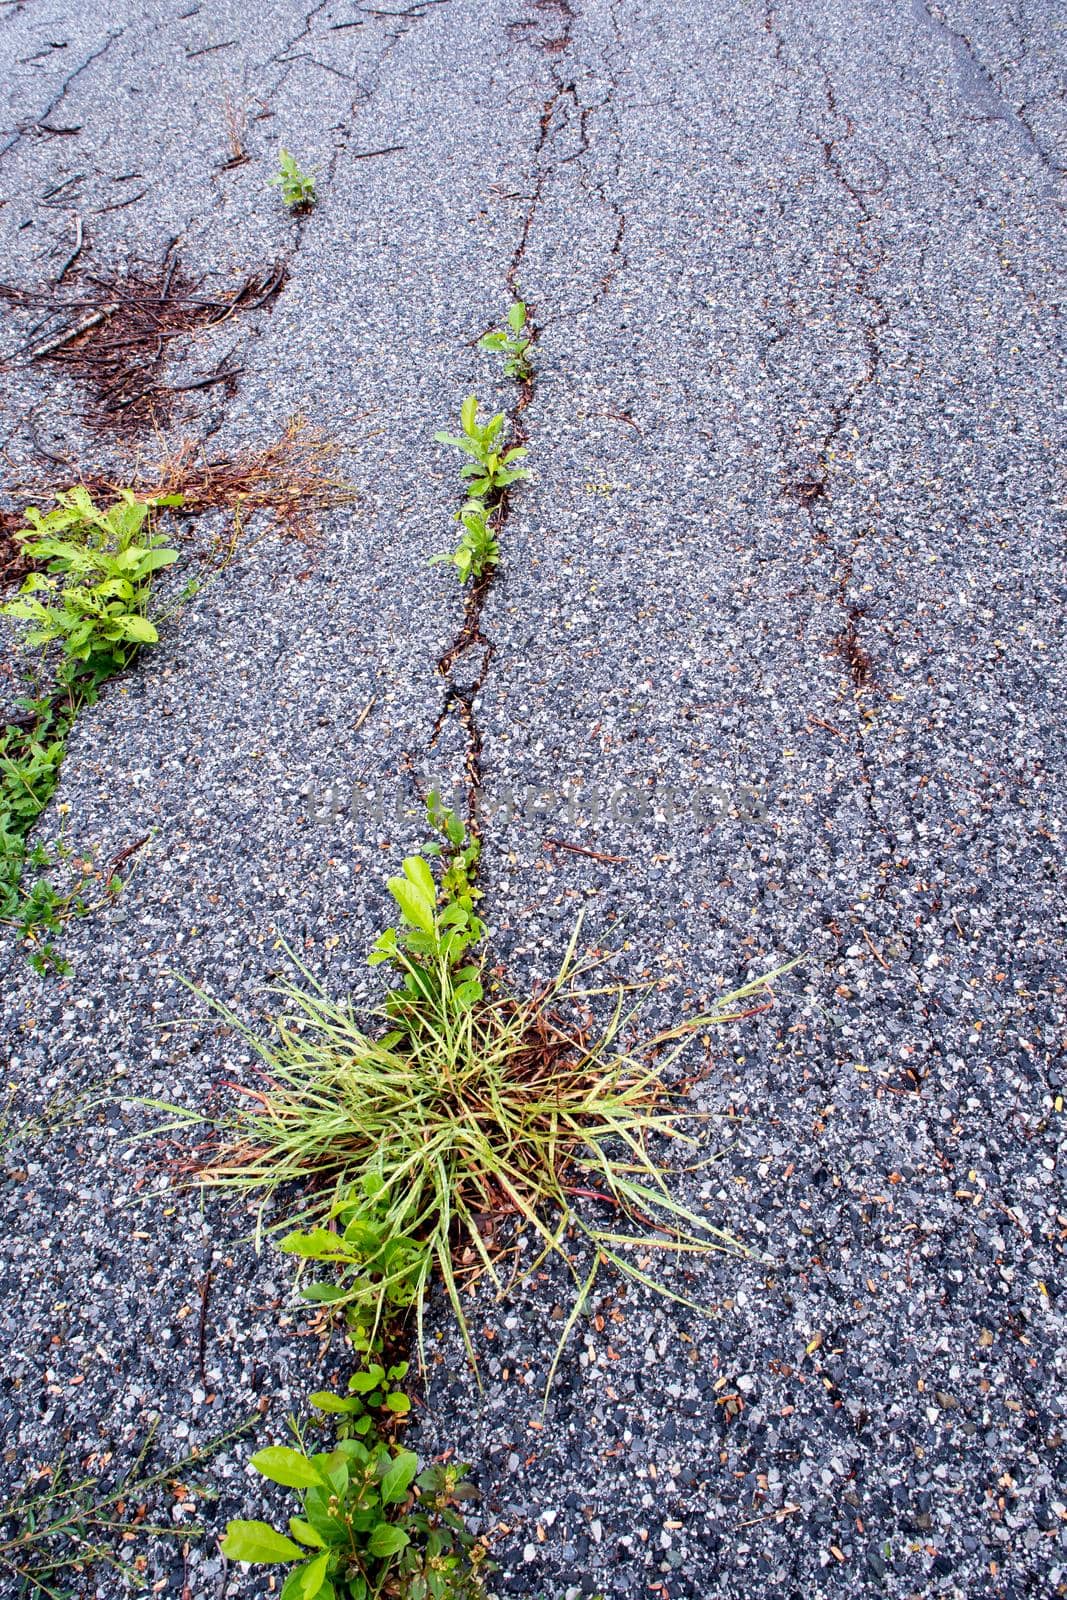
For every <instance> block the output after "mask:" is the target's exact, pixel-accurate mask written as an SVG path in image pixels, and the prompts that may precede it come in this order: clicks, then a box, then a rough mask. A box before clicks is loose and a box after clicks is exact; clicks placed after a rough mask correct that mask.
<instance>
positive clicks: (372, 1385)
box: [348, 1362, 385, 1394]
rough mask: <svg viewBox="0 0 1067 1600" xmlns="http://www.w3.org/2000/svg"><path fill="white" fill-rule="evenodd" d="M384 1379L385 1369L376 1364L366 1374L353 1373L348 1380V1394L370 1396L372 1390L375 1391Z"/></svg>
mask: <svg viewBox="0 0 1067 1600" xmlns="http://www.w3.org/2000/svg"><path fill="white" fill-rule="evenodd" d="M384 1377H385V1368H384V1367H380V1366H378V1364H377V1362H375V1364H374V1366H372V1367H369V1368H368V1369H367V1371H366V1372H353V1374H352V1376H351V1377H350V1378H349V1380H348V1388H349V1393H351V1394H370V1392H371V1390H372V1389H377V1387H378V1385H379V1384H380V1383H381V1381H382V1379H383V1378H384Z"/></svg>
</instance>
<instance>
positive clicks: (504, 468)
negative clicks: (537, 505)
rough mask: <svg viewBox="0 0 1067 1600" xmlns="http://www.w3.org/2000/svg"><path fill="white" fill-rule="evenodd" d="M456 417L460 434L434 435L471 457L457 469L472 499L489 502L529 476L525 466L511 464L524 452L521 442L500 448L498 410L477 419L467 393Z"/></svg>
mask: <svg viewBox="0 0 1067 1600" xmlns="http://www.w3.org/2000/svg"><path fill="white" fill-rule="evenodd" d="M459 420H460V426H461V428H462V429H463V432H462V433H461V434H454V433H445V432H439V433H435V434H434V438H435V439H436V440H437V441H438V443H439V444H449V445H452V446H454V448H455V449H457V450H462V451H463V452H464V454H466V455H468V456H470V457H471V460H470V461H468V462H467V464H466V466H464V467H461V468H460V477H461V478H464V479H466V480H467V482H466V489H467V493H468V495H469V496H470V497H471V499H472V500H483V501H485V502H486V503H489V502H490V501H492V500H496V499H499V497H500V494H501V493H502V491H503V490H505V489H507V488H509V487H510V486H511V484H513V483H518V482H519V481H520V479H523V478H528V477H529V476H530V474H529V472H528V471H527V470H526V468H525V467H513V466H512V465H511V463H512V462H513V461H521V460H522V459H523V458H524V457H525V456H526V455H527V454H528V452H527V450H526V447H525V445H521V444H520V445H513V446H512V448H511V449H510V450H507V449H502V448H501V447H500V446H501V443H502V441H501V434H502V432H503V429H504V422H505V417H504V413H503V412H502V411H498V412H497V414H496V416H494V417H490V419H489V421H488V422H484V423H482V422H479V421H478V401H477V398H476V396H474V395H473V394H469V395H468V396H467V398H466V400H464V402H463V405H462V406H461V407H460V414H459Z"/></svg>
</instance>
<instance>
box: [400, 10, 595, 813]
mask: <svg viewBox="0 0 1067 1600" xmlns="http://www.w3.org/2000/svg"><path fill="white" fill-rule="evenodd" d="M552 9H555V10H557V11H558V12H559V13H560V15H561V16H562V18H563V23H564V27H563V33H562V34H561V35H560V36H559V37H558V38H557V39H555V40H553V41H552V43H553V47H554V48H553V60H552V67H551V71H552V77H553V80H554V84H555V86H554V88H553V91H552V93H551V94H550V95H549V96H548V98H547V99H546V100H545V101H544V103H543V105H542V107H541V112H540V116H539V118H538V130H537V136H536V139H535V141H534V146H533V161H534V168H535V172H534V183H533V189H532V191H531V194H530V196H529V199H528V200H527V204H526V209H525V211H524V212H523V216H522V222H521V225H520V228H519V235H518V239H517V240H516V243H515V248H514V250H513V251H512V254H511V258H510V260H509V262H508V265H507V269H506V271H505V274H504V284H505V287H506V289H507V292H508V296H509V298H510V299H511V300H516V299H518V298H519V297H520V295H519V287H518V280H519V274H520V272H521V270H522V265H523V261H524V260H525V257H526V251H527V248H528V245H529V241H530V234H531V231H532V229H533V225H534V221H535V219H536V217H537V215H538V212H539V210H540V209H541V206H542V204H543V202H544V195H545V189H546V186H547V185H548V183H549V182H550V180H551V178H552V176H553V174H554V172H555V171H556V168H557V167H558V166H559V165H560V164H561V161H545V160H544V159H543V157H544V152H545V148H546V146H547V145H548V143H549V141H550V139H551V138H552V136H553V124H554V120H555V115H556V111H557V108H558V107H559V106H560V105H561V104H563V103H565V102H566V101H567V100H570V101H571V102H572V104H573V105H574V106H575V108H576V109H578V110H579V128H580V134H581V143H580V146H579V149H578V151H577V152H574V153H572V155H571V156H569V157H566V158H562V159H564V160H567V161H570V160H574V159H577V158H580V156H581V155H583V154H584V153H585V151H586V150H587V149H588V140H587V138H586V128H585V117H584V114H583V113H582V111H581V108H580V107H579V106H578V99H577V93H576V89H575V85H574V84H573V83H565V82H564V80H563V74H562V71H561V67H562V64H563V61H564V59H565V57H566V55H567V52H568V50H569V49H570V46H571V44H572V42H573V37H574V24H575V22H576V21H577V19H578V15H579V13H578V12H577V11H575V9H574V8H573V7H572V6H571V5H570V4H569V0H553V6H552ZM527 317H528V320H527V331H528V334H529V338H530V341H531V346H532V345H533V344H534V343H536V340H537V335H538V332H539V326H538V324H537V322H536V321H535V320H534V319H533V318H532V316H530V313H529V310H528V311H527ZM535 382H536V374H535V375H533V376H531V377H529V378H526V379H525V380H523V381H522V382H520V383H519V385H518V395H517V397H516V400H515V402H514V404H513V405H512V406H511V407H510V408H509V409H508V410H507V412H506V415H507V417H508V421H509V423H510V425H511V426H510V433H509V436H508V446H509V448H510V447H512V446H515V445H524V444H525V443H526V441H527V438H528V434H527V432H526V428H525V425H524V423H523V413H524V412H525V411H526V408H527V406H528V405H529V404H530V402H531V400H532V399H533V396H534V387H535ZM510 498H511V497H510V491H509V490H505V491H504V493H503V494H502V495H501V497H500V500H499V501H498V502H497V505H496V508H495V510H494V527H495V530H496V533H497V535H498V536H500V535H502V534H503V531H504V528H505V526H506V524H507V520H508V516H509V512H510ZM497 570H498V569H496V568H490V569H489V570H488V571H487V572H486V574H485V576H484V577H483V578H482V579H481V580H480V581H479V582H478V583H476V584H474V585H473V586H472V587H471V588H470V589H469V590H468V591H467V593H466V595H465V597H464V607H463V622H462V625H461V627H460V629H459V632H458V633H457V634H456V636H455V638H454V639H453V640H452V642H451V644H450V645H449V646H448V648H447V649H446V650H445V651H444V652H443V654H442V655H441V656H440V657H439V658H438V661H437V670H438V672H439V673H440V675H441V677H442V679H443V680H444V684H445V693H444V700H443V703H442V706H441V710H440V712H439V713H438V716H437V719H436V721H435V723H434V725H433V728H432V730H431V733H430V739H429V748H430V749H432V748H433V747H434V745H435V744H436V742H437V740H438V738H439V737H440V735H441V731H442V729H443V728H444V726H445V723H446V722H447V721H448V718H449V716H450V715H454V716H455V717H456V719H457V721H458V723H459V725H460V729H461V733H462V738H463V743H464V758H463V767H464V776H465V780H466V796H467V818H468V824H469V826H470V829H471V832H472V833H473V834H474V835H475V836H476V837H478V836H479V812H480V804H481V793H482V776H483V775H482V748H483V738H482V731H481V727H480V725H479V722H478V717H477V712H476V710H475V703H476V701H477V698H478V695H479V694H480V693H481V691H482V688H483V686H484V684H485V682H486V679H487V677H488V674H489V668H490V665H491V663H492V660H493V655H494V651H495V645H494V641H493V640H492V639H491V638H489V637H488V636H487V634H486V633H485V632H484V630H483V628H482V611H483V608H484V606H485V601H486V598H487V596H488V594H489V591H490V589H491V588H492V586H493V582H494V579H495V577H496V573H497ZM471 651H480V652H481V661H480V663H479V665H478V668H477V671H476V672H475V674H474V677H473V679H472V680H471V681H470V682H467V683H458V682H457V681H456V678H455V668H456V666H457V664H458V663H459V662H461V661H462V660H464V659H465V658H467V657H468V656H469V654H470V652H471Z"/></svg>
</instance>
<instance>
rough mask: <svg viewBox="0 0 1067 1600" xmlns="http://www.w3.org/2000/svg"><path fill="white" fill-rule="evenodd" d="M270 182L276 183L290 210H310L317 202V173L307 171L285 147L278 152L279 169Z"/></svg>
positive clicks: (269, 179) (268, 180)
mask: <svg viewBox="0 0 1067 1600" xmlns="http://www.w3.org/2000/svg"><path fill="white" fill-rule="evenodd" d="M267 182H268V183H272V184H276V185H277V186H278V188H279V189H281V191H282V199H283V200H284V201H285V204H286V205H287V206H288V207H289V210H290V211H310V209H311V207H312V206H313V205H314V204H315V175H314V173H312V172H305V171H304V170H303V168H302V167H300V166H298V165H297V163H296V161H295V160H294V158H293V157H292V156H291V155H290V154H289V152H288V150H286V149H285V148H284V147H283V148H282V149H281V150H279V152H278V170H277V172H276V173H275V174H274V175H273V177H271V178H268V179H267Z"/></svg>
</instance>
